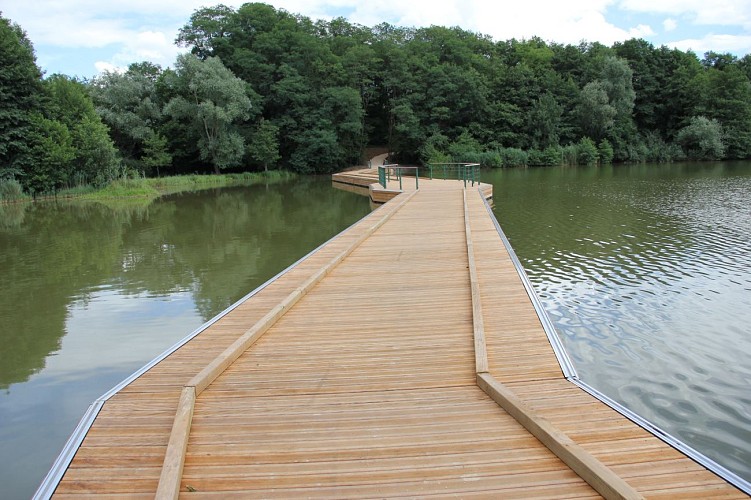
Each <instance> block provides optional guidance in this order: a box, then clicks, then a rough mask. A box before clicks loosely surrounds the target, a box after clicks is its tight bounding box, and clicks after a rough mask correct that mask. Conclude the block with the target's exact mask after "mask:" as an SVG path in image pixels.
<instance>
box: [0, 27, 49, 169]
mask: <svg viewBox="0 0 751 500" xmlns="http://www.w3.org/2000/svg"><path fill="white" fill-rule="evenodd" d="M40 79H41V72H40V71H39V68H38V67H37V65H36V58H35V56H34V49H33V47H32V45H31V42H30V41H29V39H28V38H27V37H26V33H25V32H24V31H23V30H22V29H21V27H20V26H18V25H17V24H15V23H11V22H10V20H8V19H5V18H4V17H2V16H0V177H4V176H10V175H15V174H19V173H21V168H20V166H19V165H18V164H17V161H18V159H19V157H20V156H21V155H22V154H24V153H25V152H26V150H27V148H28V142H27V137H28V134H29V129H30V127H31V116H32V115H33V114H34V113H36V112H38V111H39V109H40V102H39V97H40V94H41V81H40Z"/></svg>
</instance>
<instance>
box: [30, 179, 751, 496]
mask: <svg viewBox="0 0 751 500" xmlns="http://www.w3.org/2000/svg"><path fill="white" fill-rule="evenodd" d="M347 175H348V176H350V177H349V178H350V180H352V179H354V177H352V176H353V175H355V174H351V173H350V174H347ZM361 175H362V176H367V175H370V173H369V172H364V173H362V174H361ZM362 182H365V181H362ZM352 184H356V182H352ZM389 187H390V188H391V187H392V186H389ZM405 188H406V186H405ZM405 191H407V189H405ZM489 191H490V190H489V188H488V186H481V188H480V189H477V188H472V189H466V190H465V189H463V185H462V183H460V182H457V181H427V180H422V179H421V180H420V189H419V190H416V191H415V190H414V189H413V188H412V189H411V190H409V191H408V192H404V193H402V194H398V195H396V196H395V198H394V199H393V200H392V201H391V202H389V203H387V204H385V205H384V206H383V207H381V208H379V209H378V210H376V211H374V212H373V213H371V214H370V215H368V216H367V217H366V218H364V219H363V220H362V221H360V222H359V223H357V224H356V225H354V226H353V227H351V228H350V229H348V230H347V231H345V232H343V233H342V234H340V235H339V236H338V237H336V238H334V239H333V240H331V241H330V242H328V243H327V244H326V245H324V246H323V247H321V248H319V249H318V250H317V251H316V252H314V253H313V254H311V255H309V256H308V257H307V258H305V259H304V260H302V261H300V262H299V263H298V264H297V265H295V266H294V267H292V268H290V269H289V270H287V271H286V272H285V273H283V274H282V275H280V276H279V277H278V278H277V279H275V280H273V281H271V282H269V283H268V284H267V285H266V286H264V287H263V288H262V289H260V290H258V291H257V292H256V293H254V294H252V296H249V297H248V298H246V299H245V300H243V301H241V302H240V303H239V304H238V305H236V307H234V308H232V309H231V310H229V311H228V312H226V314H224V315H222V316H221V317H220V318H218V319H217V320H215V321H213V322H211V323H210V324H209V325H207V327H206V328H205V329H203V330H202V331H200V333H198V334H197V335H196V336H194V337H193V338H192V339H190V340H188V341H187V342H185V343H184V344H183V345H181V346H180V347H179V348H177V349H176V350H174V352H172V353H171V354H170V355H169V356H166V357H164V358H163V359H162V360H161V361H159V362H158V363H155V364H154V365H153V366H151V367H150V368H149V369H148V370H145V371H144V372H143V373H141V374H139V375H138V376H137V377H134V378H133V379H132V380H131V381H128V383H127V384H124V385H123V387H121V388H119V390H118V391H116V392H112V393H111V394H109V395H107V397H105V398H103V399H102V401H101V402H99V403H98V404H97V405H95V408H94V409H93V410H92V411H91V412H90V413H91V418H90V419H89V420H90V421H91V422H90V423H91V425H90V426H89V424H88V423H87V424H86V425H83V426H82V428H81V429H79V432H77V439H74V440H73V441H72V442H71V445H70V446H69V447H70V448H71V449H70V456H69V457H67V458H66V457H64V456H63V457H61V459H60V460H59V461H58V463H57V464H56V467H55V469H53V471H52V472H51V474H50V476H49V477H48V481H47V482H46V484H45V485H43V487H42V488H41V489H40V491H39V492H38V496H40V497H45V496H50V495H52V494H53V493H54V496H55V497H58V498H81V497H85V496H89V495H96V496H113V497H128V498H153V497H154V496H155V494H156V496H157V497H158V498H174V497H176V496H177V495H178V494H179V496H184V497H186V498H187V497H192V496H204V497H213V498H228V497H238V498H383V497H402V496H406V497H428V496H458V497H462V498H465V497H491V498H597V497H600V496H601V495H604V496H606V497H608V498H641V497H649V498H707V497H722V498H744V497H746V495H745V494H744V493H743V492H742V491H741V490H739V489H737V488H736V487H734V486H733V485H731V484H729V483H728V482H727V481H725V480H724V479H722V478H720V477H719V476H717V475H715V474H714V473H712V472H710V471H708V470H707V469H705V468H704V467H702V466H701V465H699V464H698V463H697V462H695V461H694V460H692V459H690V458H688V457H686V456H685V455H684V454H682V453H681V452H679V451H677V450H675V449H674V448H672V447H671V446H668V445H667V444H665V443H664V442H663V441H661V440H659V439H657V438H655V437H654V436H652V434H650V433H648V432H646V431H645V430H643V429H642V428H641V427H639V426H637V425H635V424H634V423H632V422H631V421H630V420H628V419H626V418H624V417H623V416H622V415H621V414H619V413H618V412H616V411H614V410H613V409H611V408H610V407H609V406H607V405H606V404H604V403H602V402H601V401H600V400H598V399H595V398H594V397H592V396H591V395H590V394H588V393H587V392H585V391H584V390H582V389H581V388H580V387H578V386H576V385H574V384H573V383H571V382H570V381H569V380H566V378H564V372H563V371H562V368H561V364H560V363H561V361H564V362H565V360H562V357H561V354H560V352H559V353H556V352H555V349H554V348H553V346H551V342H550V340H549V337H548V336H547V335H546V332H545V330H544V329H543V326H542V324H541V320H540V317H539V316H538V312H537V311H536V309H535V307H534V303H533V300H532V299H531V298H530V295H529V294H528V290H527V289H526V288H525V284H524V283H523V281H522V280H521V279H520V275H519V274H518V272H517V268H516V266H515V265H514V262H513V260H512V256H511V255H509V253H508V252H507V251H506V248H505V246H504V243H503V240H502V236H501V234H500V233H499V231H498V230H497V227H496V224H495V220H494V219H493V218H492V214H491V213H490V212H489V210H488V208H487V205H486V203H485V200H484V199H483V196H482V193H485V195H487V194H488V192H489ZM379 194H383V193H379ZM565 370H567V368H565V367H564V371H565ZM157 491H158V493H157Z"/></svg>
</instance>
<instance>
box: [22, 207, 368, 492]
mask: <svg viewBox="0 0 751 500" xmlns="http://www.w3.org/2000/svg"><path fill="white" fill-rule="evenodd" d="M381 206H383V205H381ZM381 206H378V207H377V208H376V209H375V210H371V212H370V213H369V214H367V215H365V216H364V217H362V218H361V219H359V220H357V221H355V222H353V223H352V224H350V225H349V226H348V227H346V228H345V229H344V230H342V231H341V232H339V233H337V234H336V235H334V236H332V237H331V238H329V239H328V240H326V241H324V242H323V243H321V244H320V245H318V246H317V247H316V248H314V249H313V250H311V251H310V252H308V253H307V254H305V255H304V256H302V257H300V258H299V259H298V260H296V261H295V262H294V263H292V264H290V265H289V266H288V267H286V268H285V269H283V270H282V271H280V272H278V273H277V274H276V275H274V276H273V277H271V278H269V279H268V280H266V281H265V282H264V283H263V284H261V285H260V286H258V287H257V288H255V289H254V290H252V291H251V292H250V293H248V294H246V295H245V296H243V297H242V298H241V299H239V300H238V301H236V302H235V303H234V304H232V305H230V306H229V307H227V308H226V309H225V310H223V311H222V312H220V313H219V314H217V315H216V316H214V317H213V318H211V319H210V320H209V321H207V322H206V323H204V324H203V325H201V326H199V327H198V328H197V329H195V330H194V331H193V332H191V333H190V334H189V335H187V336H186V337H184V338H183V339H181V340H179V341H178V342H177V343H175V344H174V345H172V346H171V347H170V348H168V349H167V350H166V351H164V352H163V353H162V354H160V355H159V356H157V357H156V358H154V359H152V360H151V361H149V362H148V363H146V365H144V366H143V367H141V368H140V369H139V370H137V371H136V372H134V373H133V374H132V375H130V376H129V377H128V378H126V379H125V380H123V381H122V382H120V383H119V384H117V385H116V386H115V387H113V388H112V389H110V390H109V391H107V392H106V393H105V394H103V395H102V396H101V397H99V398H98V399H96V400H95V401H94V402H93V403H92V404H91V405H90V406H89V408H88V409H87V410H86V412H85V413H84V415H83V417H81V420H80V421H79V422H78V425H77V426H76V428H75V430H74V431H73V434H71V436H70V437H69V438H68V441H67V442H66V443H65V446H64V447H63V449H62V451H61V452H60V454H59V455H58V457H57V459H55V462H54V464H53V466H52V468H51V469H50V471H49V472H48V473H47V475H46V476H45V477H44V479H43V480H42V483H41V484H40V485H39V488H37V491H36V493H35V494H34V496H33V500H42V499H49V498H50V497H51V496H52V494H53V493H54V492H55V490H56V489H57V486H58V484H59V483H60V480H61V479H62V478H63V475H64V474H65V471H66V470H67V469H68V466H69V465H70V463H71V462H72V461H73V457H74V456H75V454H76V452H77V451H78V448H79V447H80V446H81V443H82V442H83V440H84V438H85V437H86V434H87V433H88V432H89V429H90V428H91V426H92V425H93V424H94V419H95V418H96V416H97V415H98V414H99V411H100V410H101V409H102V407H103V406H104V403H106V402H107V401H108V400H109V399H110V398H112V397H113V396H114V395H115V394H117V393H118V392H120V391H121V390H122V389H123V388H125V387H127V386H128V385H129V384H130V383H132V382H133V381H134V380H136V379H137V378H138V377H140V376H141V375H143V374H144V373H146V372H147V371H149V370H150V369H151V368H153V367H154V366H156V365H157V364H159V363H160V362H161V361H163V360H164V359H165V358H166V357H167V356H169V355H170V354H172V353H173V352H175V351H176V350H178V349H179V348H180V347H182V346H184V345H185V344H187V343H188V342H189V341H191V340H192V339H193V338H195V337H196V336H197V335H199V334H200V333H201V332H203V331H204V330H206V329H207V328H209V327H210V326H211V325H213V324H214V323H216V322H217V321H219V320H220V319H222V318H223V317H224V316H226V315H227V314H229V313H230V312H232V311H233V310H234V309H236V308H237V307H238V306H239V305H240V304H242V303H243V302H245V301H246V300H248V299H250V298H251V297H253V296H254V295H256V294H257V293H259V292H261V291H262V290H263V289H264V288H266V287H267V286H268V285H270V284H271V283H273V282H274V281H275V280H277V279H278V278H280V277H281V276H283V275H285V274H287V273H288V272H290V271H292V270H293V269H294V268H296V267H297V266H298V265H300V263H302V262H303V261H304V260H305V259H307V258H308V257H311V256H312V255H314V254H316V253H317V252H318V251H320V250H321V249H322V248H323V247H325V246H326V245H328V244H329V243H331V242H333V241H334V240H337V239H339V238H340V237H341V236H343V235H344V234H346V233H347V232H349V231H350V230H351V229H352V228H354V227H355V226H357V225H358V224H360V223H362V222H363V221H364V220H365V219H367V218H369V217H371V216H372V215H373V214H374V213H375V212H376V211H377V210H378V209H379V208H381Z"/></svg>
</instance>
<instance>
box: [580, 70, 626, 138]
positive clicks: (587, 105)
mask: <svg viewBox="0 0 751 500" xmlns="http://www.w3.org/2000/svg"><path fill="white" fill-rule="evenodd" d="M576 114H577V117H578V119H579V126H580V127H581V131H582V135H584V136H586V137H591V138H594V139H595V140H597V141H599V140H600V139H602V138H603V137H605V134H606V133H607V131H608V130H610V128H611V127H612V126H613V123H614V122H615V116H616V114H617V111H616V109H615V108H614V107H613V106H611V105H610V99H609V98H608V93H607V90H606V88H605V85H604V84H603V83H602V82H601V81H594V82H590V83H588V84H587V85H585V86H584V88H583V89H582V92H581V95H580V96H579V104H578V105H577V109H576Z"/></svg>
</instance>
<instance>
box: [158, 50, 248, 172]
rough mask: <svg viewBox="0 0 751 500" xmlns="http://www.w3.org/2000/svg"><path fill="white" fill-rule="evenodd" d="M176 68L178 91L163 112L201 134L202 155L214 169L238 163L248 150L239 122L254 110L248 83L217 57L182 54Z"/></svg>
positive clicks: (199, 136)
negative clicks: (204, 58) (199, 57)
mask: <svg viewBox="0 0 751 500" xmlns="http://www.w3.org/2000/svg"><path fill="white" fill-rule="evenodd" d="M175 68H176V75H177V85H178V86H179V88H178V89H177V92H178V95H177V97H173V98H172V99H171V100H170V102H169V103H168V104H167V106H166V107H165V109H164V113H165V114H167V115H170V116H172V117H173V118H175V119H177V120H180V121H182V122H183V123H185V124H187V126H188V127H189V129H190V133H192V134H194V135H195V136H197V137H198V148H199V152H200V157H201V159H202V160H204V161H208V162H209V163H211V165H213V167H214V172H215V173H217V174H218V173H219V172H220V170H221V169H223V168H227V167H232V166H235V165H238V164H239V163H240V161H241V160H242V157H243V154H244V152H245V141H244V139H243V137H242V135H241V134H240V133H239V131H238V124H239V122H241V121H242V120H247V119H249V118H250V110H251V101H250V97H248V89H246V86H245V83H244V82H243V81H242V80H240V79H239V78H237V77H236V76H235V75H233V74H232V72H231V71H230V70H228V69H227V68H226V67H225V66H224V64H222V61H221V60H220V59H218V58H216V57H209V58H208V59H206V60H205V61H202V60H200V59H198V58H197V57H196V56H194V55H191V54H183V55H180V56H178V58H177V63H176V64H175Z"/></svg>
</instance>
